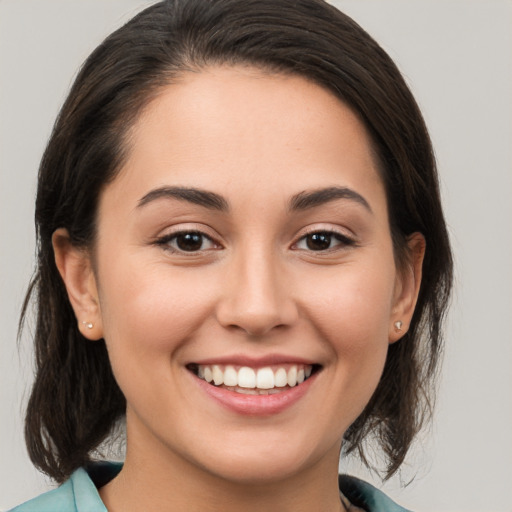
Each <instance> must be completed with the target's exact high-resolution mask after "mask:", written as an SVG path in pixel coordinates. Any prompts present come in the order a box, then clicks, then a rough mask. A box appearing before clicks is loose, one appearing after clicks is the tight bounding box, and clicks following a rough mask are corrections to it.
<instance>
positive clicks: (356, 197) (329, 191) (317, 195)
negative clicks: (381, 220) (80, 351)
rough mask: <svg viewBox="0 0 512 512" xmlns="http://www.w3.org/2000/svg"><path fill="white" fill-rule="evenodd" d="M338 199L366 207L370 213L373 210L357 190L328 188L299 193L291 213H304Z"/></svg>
mask: <svg viewBox="0 0 512 512" xmlns="http://www.w3.org/2000/svg"><path fill="white" fill-rule="evenodd" d="M336 199H349V200H351V201H355V202H356V203H359V204H361V205H362V206H364V207H365V208H366V209H367V210H368V211H369V212H370V213H373V212H372V209H371V207H370V205H369V203H368V201H367V200H366V199H365V198H364V197H363V196H362V195H361V194H358V193H357V192H356V191H355V190H352V189H350V188H347V187H327V188H320V189H317V190H312V191H303V192H299V193H298V194H296V195H295V196H293V197H292V199H291V200H290V210H291V211H302V210H308V209H310V208H315V207H316V206H321V205H323V204H325V203H329V202H331V201H335V200H336Z"/></svg>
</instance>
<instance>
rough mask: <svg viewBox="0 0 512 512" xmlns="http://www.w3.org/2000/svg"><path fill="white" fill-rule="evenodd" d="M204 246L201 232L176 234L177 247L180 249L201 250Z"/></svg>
mask: <svg viewBox="0 0 512 512" xmlns="http://www.w3.org/2000/svg"><path fill="white" fill-rule="evenodd" d="M202 246H203V235H201V233H181V234H179V235H177V236H176V247H177V248H178V249H179V250H180V251H187V252H190V251H200V250H201V248H202Z"/></svg>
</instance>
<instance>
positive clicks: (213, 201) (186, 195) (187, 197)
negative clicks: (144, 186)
mask: <svg viewBox="0 0 512 512" xmlns="http://www.w3.org/2000/svg"><path fill="white" fill-rule="evenodd" d="M162 198H168V199H178V200H179V201H187V202H189V203H193V204H197V205H199V206H203V207H204V208H208V209H209V210H217V211H220V212H227V211H228V210H229V204H228V202H227V201H226V200H225V199H224V198H223V197H222V196H220V195H219V194H216V193H215V192H209V191H207V190H201V189H198V188H191V187H160V188H156V189H154V190H151V191H150V192H148V193H147V194H146V195H145V196H144V197H142V198H141V199H140V201H139V203H138V205H137V207H138V208H140V207H142V206H145V205H147V204H148V203H150V202H152V201H156V200H157V199H162Z"/></svg>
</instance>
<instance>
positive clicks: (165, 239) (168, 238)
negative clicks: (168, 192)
mask: <svg viewBox="0 0 512 512" xmlns="http://www.w3.org/2000/svg"><path fill="white" fill-rule="evenodd" d="M186 235H189V236H198V237H200V238H201V241H200V242H201V247H202V245H203V244H204V243H205V241H208V242H210V243H211V244H212V245H214V246H216V247H215V248H220V247H221V246H220V245H219V244H217V243H216V242H215V241H214V240H213V239H212V238H211V237H210V236H208V235H207V234H205V233H203V232H201V231H198V230H193V229H191V230H183V231H177V232H174V233H169V234H168V235H164V236H162V237H161V238H158V239H157V240H156V241H155V243H156V245H159V246H162V247H164V249H165V250H167V251H170V252H172V253H179V254H197V253H202V252H204V251H207V250H209V249H202V248H200V249H197V250H190V251H187V250H186V249H180V248H179V247H172V246H171V245H170V243H171V242H172V241H173V240H177V239H178V237H180V236H186ZM314 235H323V236H327V237H329V239H330V240H329V245H330V243H331V242H332V240H331V239H332V238H334V239H336V240H337V241H338V242H339V243H338V244H337V245H336V246H335V247H328V248H327V249H319V250H315V249H311V248H300V247H299V244H300V243H301V242H303V241H306V243H307V238H308V237H311V236H314ZM356 245H357V244H356V241H355V240H354V239H352V238H350V237H348V236H346V235H344V234H342V233H339V232H338V231H335V230H332V229H331V230H330V229H315V230H311V231H310V232H308V233H305V234H304V235H302V236H301V237H300V238H299V240H298V241H297V242H295V243H294V244H293V246H292V248H294V249H297V250H304V251H307V252H313V253H324V254H325V253H329V252H333V251H336V250H339V249H338V246H340V247H341V248H343V247H354V246H356Z"/></svg>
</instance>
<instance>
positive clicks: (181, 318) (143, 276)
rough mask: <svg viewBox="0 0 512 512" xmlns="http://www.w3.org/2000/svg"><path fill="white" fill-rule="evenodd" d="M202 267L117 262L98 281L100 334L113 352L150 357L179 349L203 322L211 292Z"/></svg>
mask: <svg viewBox="0 0 512 512" xmlns="http://www.w3.org/2000/svg"><path fill="white" fill-rule="evenodd" d="M200 274H201V271H198V269H191V271H188V272H187V271H186V270H185V271H184V270H183V269H179V270H177V269H175V268H173V267H171V266H170V265H166V264H165V263H164V264H162V263H161V262H159V263H157V264H151V263H149V264H148V263H147V262H142V261H138V260H137V259H136V258H135V259H134V260H133V261H131V262H130V261H128V262H123V261H119V262H117V264H116V268H115V269H114V268H110V269H108V271H107V272H104V276H105V277H104V278H103V279H102V280H101V281H100V282H101V283H102V287H101V289H100V299H101V312H102V319H103V324H104V337H105V340H106V342H107V346H109V350H110V352H111V355H114V351H116V355H117V352H119V351H118V350H117V349H118V348H119V349H122V351H123V352H126V355H127V356H129V355H130V353H129V352H128V349H129V350H130V351H131V355H133V356H135V357H139V356H149V355H150V354H151V353H160V352H167V353H169V352H170V351H171V352H172V351H175V350H177V349H178V348H179V347H180V346H181V345H182V344H183V343H186V341H187V339H188V338H189V336H190V335H191V334H192V333H193V332H194V331H195V330H196V329H197V328H198V327H199V326H200V325H201V323H202V322H203V321H204V318H205V316H207V315H208V311H209V310H210V308H211V302H212V296H211V295H212V294H211V293H210V291H209V288H208V284H207V281H206V282H205V279H204V278H203V276H202V275H200Z"/></svg>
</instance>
